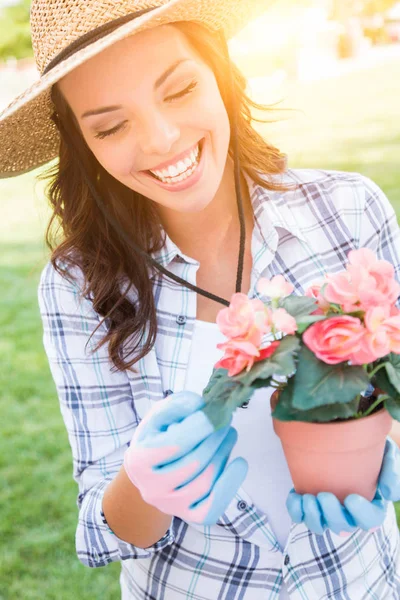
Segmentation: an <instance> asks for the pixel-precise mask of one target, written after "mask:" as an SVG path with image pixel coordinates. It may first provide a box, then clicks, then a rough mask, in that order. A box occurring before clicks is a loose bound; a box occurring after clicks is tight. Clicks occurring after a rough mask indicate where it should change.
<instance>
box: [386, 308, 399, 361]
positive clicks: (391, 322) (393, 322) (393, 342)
mask: <svg viewBox="0 0 400 600" xmlns="http://www.w3.org/2000/svg"><path fill="white" fill-rule="evenodd" d="M396 311H397V314H394V315H391V316H390V317H389V318H388V319H386V321H385V327H386V329H387V331H388V336H389V339H390V351H391V352H394V353H395V354H400V310H399V309H396Z"/></svg>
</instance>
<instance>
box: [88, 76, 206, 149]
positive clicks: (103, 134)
mask: <svg viewBox="0 0 400 600" xmlns="http://www.w3.org/2000/svg"><path fill="white" fill-rule="evenodd" d="M196 87H197V81H192V82H191V83H190V84H189V85H188V86H187V87H186V88H185V89H183V90H181V91H180V92H178V93H177V94H173V95H172V96H167V97H166V99H165V101H166V102H168V103H170V102H173V101H174V100H178V99H179V98H183V97H184V96H187V95H188V94H190V93H192V92H193V90H194V89H195V88H196ZM127 122H128V121H123V122H122V123H119V124H118V125H116V126H115V127H113V128H112V129H108V130H107V131H99V132H98V133H96V134H95V137H96V138H98V139H100V140H103V139H104V138H106V137H109V136H110V135H115V134H116V133H118V132H119V131H122V130H123V129H125V126H126V124H127Z"/></svg>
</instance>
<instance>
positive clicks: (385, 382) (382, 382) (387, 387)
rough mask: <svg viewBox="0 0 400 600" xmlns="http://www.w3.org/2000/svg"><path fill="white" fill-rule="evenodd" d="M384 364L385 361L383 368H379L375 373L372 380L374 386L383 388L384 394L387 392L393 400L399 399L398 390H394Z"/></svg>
mask: <svg viewBox="0 0 400 600" xmlns="http://www.w3.org/2000/svg"><path fill="white" fill-rule="evenodd" d="M386 365H387V362H385V367H384V368H382V369H379V371H377V372H376V373H375V375H374V376H373V378H372V380H373V382H374V385H375V386H376V387H378V388H380V389H381V390H383V391H384V392H385V393H386V394H388V396H390V397H391V398H393V399H394V400H397V399H399V401H400V397H399V392H398V391H397V390H396V388H395V387H393V385H392V384H391V383H390V381H389V376H388V373H387V368H386Z"/></svg>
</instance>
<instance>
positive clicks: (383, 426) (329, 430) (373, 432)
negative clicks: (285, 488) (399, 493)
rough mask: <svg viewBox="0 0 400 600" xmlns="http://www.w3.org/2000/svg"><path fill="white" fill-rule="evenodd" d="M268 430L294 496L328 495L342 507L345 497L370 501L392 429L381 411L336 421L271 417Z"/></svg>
mask: <svg viewBox="0 0 400 600" xmlns="http://www.w3.org/2000/svg"><path fill="white" fill-rule="evenodd" d="M273 426H274V431H275V433H276V435H277V436H278V437H279V438H280V440H281V443H282V447H283V451H284V453H285V457H286V460H287V463H288V466H289V470H290V474H291V476H292V480H293V484H294V488H295V490H296V492H297V493H299V494H306V493H308V494H313V495H314V496H316V495H317V494H318V493H319V492H332V493H333V494H335V496H336V497H337V498H338V499H339V500H340V502H341V503H343V500H344V498H346V496H348V495H349V494H360V495H361V496H364V498H367V500H372V499H373V498H374V496H375V493H376V487H377V483H378V476H379V471H380V468H381V465H382V460H383V453H384V449H385V441H386V436H387V435H388V434H389V432H390V429H391V426H392V417H391V416H390V414H389V413H388V412H387V410H386V409H382V410H380V411H379V412H376V413H374V414H372V415H370V416H368V417H364V418H362V419H354V420H351V421H343V422H337V423H303V422H297V421H289V422H283V421H278V420H277V419H273Z"/></svg>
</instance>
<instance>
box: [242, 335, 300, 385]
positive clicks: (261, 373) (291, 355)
mask: <svg viewBox="0 0 400 600" xmlns="http://www.w3.org/2000/svg"><path fill="white" fill-rule="evenodd" d="M299 347H300V339H299V338H298V337H296V336H295V335H286V336H285V337H284V338H282V340H280V343H279V346H278V348H277V349H276V350H275V352H274V353H273V355H272V356H270V358H266V359H264V360H261V361H260V362H258V363H255V364H254V365H253V368H252V369H251V370H250V371H249V372H248V373H246V372H244V373H241V374H240V375H236V377H234V379H235V381H240V382H241V383H242V384H243V385H247V386H249V385H252V384H253V383H254V381H256V380H257V379H270V378H271V377H272V375H283V376H289V375H291V374H292V373H294V372H295V370H296V363H295V356H296V354H297V351H298V349H299Z"/></svg>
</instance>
